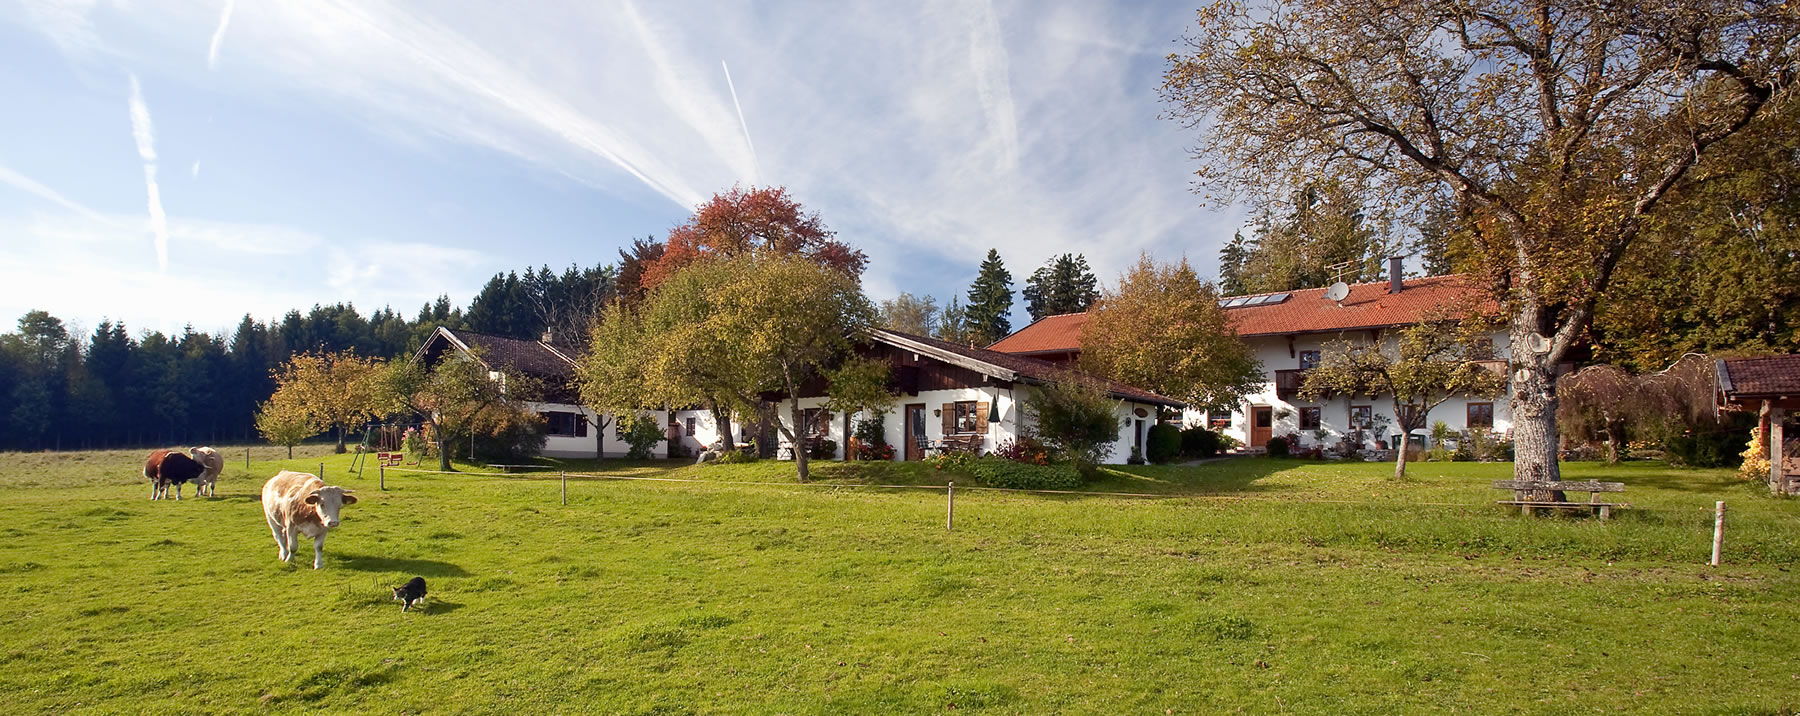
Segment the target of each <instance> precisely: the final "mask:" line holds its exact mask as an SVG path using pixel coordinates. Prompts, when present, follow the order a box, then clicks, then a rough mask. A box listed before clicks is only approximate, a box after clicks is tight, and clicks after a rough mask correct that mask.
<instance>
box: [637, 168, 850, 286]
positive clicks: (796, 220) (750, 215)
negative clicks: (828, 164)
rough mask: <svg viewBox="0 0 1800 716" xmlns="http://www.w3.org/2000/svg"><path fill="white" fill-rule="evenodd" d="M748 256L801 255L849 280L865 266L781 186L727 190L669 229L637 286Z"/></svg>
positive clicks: (815, 213)
mask: <svg viewBox="0 0 1800 716" xmlns="http://www.w3.org/2000/svg"><path fill="white" fill-rule="evenodd" d="M753 253H755V254H772V255H776V256H798V257H802V258H804V259H806V260H808V261H811V262H813V263H816V264H818V265H820V266H825V267H827V268H830V269H832V270H835V271H838V272H841V273H843V274H845V275H846V276H849V277H850V278H851V279H852V280H855V279H858V278H860V277H861V276H862V272H863V267H864V266H866V265H867V264H868V257H867V256H865V255H864V254H863V252H862V251H860V250H857V249H856V248H854V247H852V246H850V245H849V244H847V243H844V242H842V241H839V240H838V239H837V232H834V231H832V230H831V229H828V228H826V226H825V222H824V220H822V219H820V218H819V214H818V212H811V213H808V212H807V211H806V208H805V207H803V206H801V205H800V202H798V201H795V200H794V198H793V197H791V196H789V195H788V192H787V189H786V188H783V187H762V188H755V187H752V188H749V189H745V188H743V187H732V188H731V191H728V192H725V193H723V194H714V195H713V197H712V199H710V200H708V201H707V202H706V203H704V204H701V205H699V206H697V207H694V213H693V215H691V216H689V217H688V219H687V221H685V222H682V224H681V225H680V226H677V227H675V228H673V229H670V230H669V236H668V239H667V241H666V243H665V244H664V248H663V251H662V255H661V256H659V257H657V258H656V259H655V260H653V261H649V262H647V263H646V264H645V265H644V268H643V273H642V274H641V275H640V276H639V277H638V287H639V290H649V289H654V288H655V287H656V286H657V285H658V284H661V283H662V282H663V281H667V280H668V279H669V278H670V277H671V276H673V275H674V274H675V273H676V272H677V271H680V270H681V269H682V268H685V267H687V266H689V265H692V264H694V263H696V262H697V261H699V260H700V259H701V258H703V257H706V256H744V255H749V254H753Z"/></svg>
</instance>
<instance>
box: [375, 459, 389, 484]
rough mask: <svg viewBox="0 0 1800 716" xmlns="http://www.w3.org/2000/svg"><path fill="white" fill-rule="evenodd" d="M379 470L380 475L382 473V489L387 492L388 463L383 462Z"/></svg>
mask: <svg viewBox="0 0 1800 716" xmlns="http://www.w3.org/2000/svg"><path fill="white" fill-rule="evenodd" d="M377 468H378V469H379V470H380V473H381V489H383V490H386V489H387V461H386V460H382V461H381V464H380V465H378V466H377Z"/></svg>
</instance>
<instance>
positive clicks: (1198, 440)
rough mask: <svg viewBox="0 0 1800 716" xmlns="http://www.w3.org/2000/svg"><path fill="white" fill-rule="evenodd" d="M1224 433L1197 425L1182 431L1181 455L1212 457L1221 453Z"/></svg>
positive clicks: (1187, 456)
mask: <svg viewBox="0 0 1800 716" xmlns="http://www.w3.org/2000/svg"><path fill="white" fill-rule="evenodd" d="M1221 438H1224V439H1227V440H1229V439H1230V438H1225V436H1224V435H1221V434H1219V433H1215V432H1213V431H1211V430H1208V429H1206V428H1205V427H1204V426H1200V425H1195V426H1193V427H1191V428H1187V429H1184V430H1182V431H1181V456H1182V457H1186V458H1201V457H1212V456H1214V455H1217V454H1219V449H1220V448H1221V446H1222V445H1221V444H1222V442H1223V441H1222V440H1221Z"/></svg>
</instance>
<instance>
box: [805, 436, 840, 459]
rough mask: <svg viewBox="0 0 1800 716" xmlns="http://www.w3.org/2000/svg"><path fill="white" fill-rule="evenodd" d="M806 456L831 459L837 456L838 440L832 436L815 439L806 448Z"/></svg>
mask: <svg viewBox="0 0 1800 716" xmlns="http://www.w3.org/2000/svg"><path fill="white" fill-rule="evenodd" d="M806 456H807V457H810V458H812V459H814V460H830V459H832V458H834V457H837V441H836V440H832V439H830V438H825V439H822V440H814V441H812V444H811V445H808V446H807V448H806Z"/></svg>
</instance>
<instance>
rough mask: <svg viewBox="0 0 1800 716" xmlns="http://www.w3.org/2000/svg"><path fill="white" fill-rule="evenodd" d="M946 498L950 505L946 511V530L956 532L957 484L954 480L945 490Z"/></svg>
mask: <svg viewBox="0 0 1800 716" xmlns="http://www.w3.org/2000/svg"><path fill="white" fill-rule="evenodd" d="M944 498H945V500H946V501H947V503H948V504H947V506H946V507H945V511H944V529H946V530H952V531H954V530H955V529H956V482H955V481H954V480H952V481H951V482H950V486H949V487H948V488H946V489H945V490H944Z"/></svg>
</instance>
